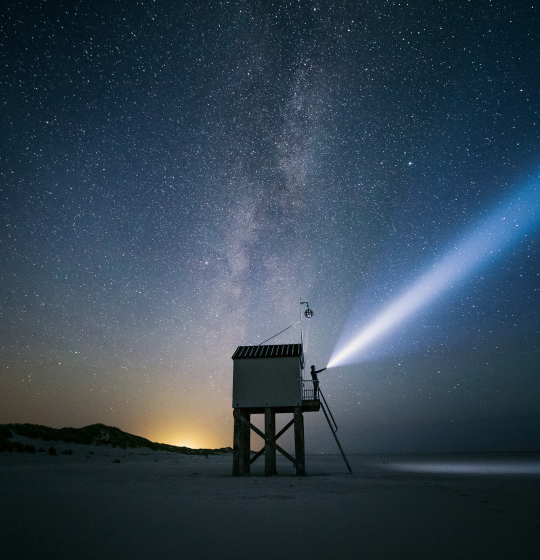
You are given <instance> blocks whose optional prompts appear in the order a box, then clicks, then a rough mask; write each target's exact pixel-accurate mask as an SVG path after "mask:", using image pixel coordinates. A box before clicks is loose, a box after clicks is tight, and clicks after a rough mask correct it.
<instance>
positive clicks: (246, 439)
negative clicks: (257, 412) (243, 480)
mask: <svg viewBox="0 0 540 560" xmlns="http://www.w3.org/2000/svg"><path fill="white" fill-rule="evenodd" d="M243 416H244V418H245V419H246V420H247V421H248V422H250V421H251V414H250V413H249V412H245V411H244V412H243ZM250 443H251V430H250V428H249V426H247V425H246V424H244V423H243V422H242V459H241V461H242V463H243V471H244V473H248V472H250V459H251V455H250V447H251V446H250Z"/></svg>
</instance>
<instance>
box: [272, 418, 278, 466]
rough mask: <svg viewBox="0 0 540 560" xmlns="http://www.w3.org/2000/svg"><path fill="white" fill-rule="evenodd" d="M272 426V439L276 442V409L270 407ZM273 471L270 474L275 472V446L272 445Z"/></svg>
mask: <svg viewBox="0 0 540 560" xmlns="http://www.w3.org/2000/svg"><path fill="white" fill-rule="evenodd" d="M271 414H272V426H273V441H274V443H275V442H276V411H275V410H274V409H272V413H271ZM273 462H274V472H273V473H272V474H277V448H276V447H274V459H273Z"/></svg>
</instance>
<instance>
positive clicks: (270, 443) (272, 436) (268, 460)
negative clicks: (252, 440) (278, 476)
mask: <svg viewBox="0 0 540 560" xmlns="http://www.w3.org/2000/svg"><path fill="white" fill-rule="evenodd" d="M264 435H265V437H266V442H265V448H264V476H272V475H273V474H274V472H275V470H276V448H275V443H276V413H275V411H273V410H272V408H271V407H268V406H267V407H266V408H265V409H264Z"/></svg>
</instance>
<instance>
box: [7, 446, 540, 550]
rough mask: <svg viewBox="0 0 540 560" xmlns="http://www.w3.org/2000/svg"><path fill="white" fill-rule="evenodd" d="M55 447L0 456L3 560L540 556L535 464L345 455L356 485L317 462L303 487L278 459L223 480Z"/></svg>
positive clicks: (177, 462) (337, 467) (332, 458)
mask: <svg viewBox="0 0 540 560" xmlns="http://www.w3.org/2000/svg"><path fill="white" fill-rule="evenodd" d="M61 446H65V447H66V448H70V449H72V450H73V455H64V454H61V453H60V454H59V455H57V456H51V455H49V454H48V453H36V454H28V453H0V493H1V507H0V551H1V554H0V557H1V558H2V559H5V560H10V559H24V558H40V559H48V558H51V559H52V558H55V559H63V558H66V559H67V558H77V559H87V558H88V559H116V558H141V559H142V558H145V559H148V558H152V559H153V558H163V559H168V558H193V559H205V558H220V559H221V558H224V559H228V558H230V559H248V558H249V559H252V558H257V559H279V558H294V559H304V558H305V559H319V558H320V559H323V558H324V559H327V558H344V559H348V558H355V559H358V558H366V559H371V558H381V559H382V558H384V559H389V558H452V559H455V558H471V559H473V558H474V559H478V558H490V559H491V558H519V559H525V558H531V559H532V558H538V557H539V555H540V554H539V552H538V551H540V508H539V507H538V504H539V503H540V475H539V474H538V471H539V470H540V456H539V455H515V456H510V455H492V454H490V455H464V454H463V455H438V456H404V455H395V456H390V455H386V456H380V455H370V456H351V457H350V462H351V466H352V468H353V471H354V474H353V475H350V474H349V473H348V472H347V469H346V467H345V465H344V463H343V462H342V459H341V457H340V456H337V455H319V456H308V457H307V470H308V476H306V477H303V478H298V477H296V476H294V471H293V469H292V467H291V465H290V463H288V462H287V461H281V460H278V470H279V475H278V476H276V477H272V478H264V476H262V475H263V463H262V462H261V463H259V464H255V465H254V468H253V472H252V474H251V475H250V476H247V477H242V478H232V477H231V476H230V475H231V466H232V458H231V456H230V455H221V456H220V455H215V456H210V457H208V458H205V457H204V456H187V455H180V454H177V453H167V452H164V451H151V450H145V449H136V450H129V449H128V450H123V449H119V448H115V449H113V448H112V447H110V446H85V445H74V444H58V450H59V451H62V450H63V449H61ZM467 465H469V467H470V468H469V469H468V470H467V468H466V467H467ZM482 465H484V466H485V467H486V469H487V470H486V469H484V471H483V470H482ZM520 466H521V470H520ZM524 466H526V468H523V467H524ZM430 469H431V470H430Z"/></svg>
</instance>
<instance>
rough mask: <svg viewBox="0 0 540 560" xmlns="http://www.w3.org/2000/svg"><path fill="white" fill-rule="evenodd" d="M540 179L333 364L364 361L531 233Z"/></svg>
mask: <svg viewBox="0 0 540 560" xmlns="http://www.w3.org/2000/svg"><path fill="white" fill-rule="evenodd" d="M538 185H539V181H538V178H536V179H535V180H534V182H533V183H532V184H530V185H527V186H526V187H523V188H521V189H518V190H517V191H515V192H514V193H513V194H512V195H511V196H509V197H508V198H507V199H506V200H504V201H502V202H500V203H499V204H498V205H497V206H496V207H495V208H494V209H493V211H492V213H491V217H489V218H488V219H487V220H485V221H484V222H482V223H481V224H480V225H478V226H476V227H475V228H473V229H472V231H470V232H469V234H468V235H467V236H466V237H465V238H464V239H463V240H462V241H461V242H460V243H459V244H457V245H456V246H455V248H454V249H453V250H452V251H451V252H450V253H449V254H448V255H446V257H444V258H443V259H442V260H441V261H440V262H436V263H434V264H433V265H432V268H433V270H432V271H431V272H428V273H427V274H425V275H424V277H423V278H422V279H421V280H420V281H419V282H418V284H416V286H414V287H413V288H411V289H410V290H409V291H408V292H407V293H406V294H405V295H403V296H402V297H400V298H399V299H397V300H396V301H394V302H393V303H392V304H390V306H389V307H388V308H387V309H386V310H385V311H383V312H382V313H381V314H380V315H379V316H378V317H377V318H376V319H375V320H374V321H373V322H372V323H371V324H370V325H368V326H367V327H366V328H365V329H364V330H362V331H361V332H360V333H359V334H358V335H356V336H355V337H354V338H353V339H352V340H351V341H350V342H349V343H348V344H346V345H345V346H341V345H340V346H341V348H340V349H339V350H334V353H333V354H332V357H331V358H330V361H329V362H328V366H327V367H335V366H341V365H346V364H351V363H356V362H359V361H361V351H362V350H364V349H365V348H366V347H367V346H368V345H369V344H371V343H372V342H373V341H375V340H376V339H377V338H378V337H379V336H381V335H382V334H383V333H385V332H388V331H390V330H391V329H393V328H395V327H397V326H399V325H401V324H402V323H403V321H404V320H405V319H408V318H409V317H410V316H411V315H412V314H413V313H415V312H416V311H418V310H419V309H421V308H422V307H423V306H425V305H427V304H428V303H430V302H431V301H432V300H434V299H435V298H436V297H437V296H439V295H440V294H441V293H442V292H443V291H444V290H446V289H448V288H450V287H451V286H452V285H453V284H454V283H456V282H458V281H459V280H462V279H463V278H464V277H465V276H466V275H467V274H470V273H471V272H473V271H474V270H476V269H477V268H479V267H480V266H481V265H482V264H483V263H485V262H486V261H488V259H491V260H492V261H493V260H494V259H495V258H497V257H498V256H500V255H501V254H502V250H503V249H505V248H508V247H509V246H510V245H512V244H513V243H514V242H516V241H517V240H518V239H520V238H521V237H523V236H525V235H526V234H527V231H529V230H530V229H531V228H532V227H533V226H534V225H535V224H536V222H537V221H538V219H539V218H540V212H539V205H540V187H539V186H538Z"/></svg>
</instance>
